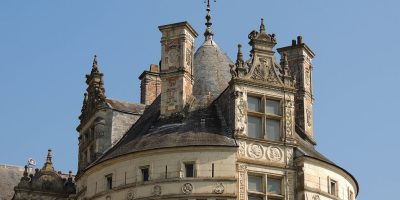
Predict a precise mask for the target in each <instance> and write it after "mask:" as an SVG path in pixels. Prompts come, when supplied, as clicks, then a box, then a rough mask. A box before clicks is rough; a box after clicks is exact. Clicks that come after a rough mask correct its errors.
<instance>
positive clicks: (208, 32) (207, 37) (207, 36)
mask: <svg viewBox="0 0 400 200" xmlns="http://www.w3.org/2000/svg"><path fill="white" fill-rule="evenodd" d="M214 2H216V1H215V0H214ZM206 10H207V15H206V20H207V22H206V23H205V25H206V27H207V28H206V31H205V32H204V37H205V40H211V39H212V37H213V36H214V33H213V31H212V30H211V25H212V22H211V12H210V11H211V7H210V0H207V9H206Z"/></svg>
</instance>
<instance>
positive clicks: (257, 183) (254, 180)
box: [249, 176, 263, 192]
mask: <svg viewBox="0 0 400 200" xmlns="http://www.w3.org/2000/svg"><path fill="white" fill-rule="evenodd" d="M249 191H255V192H263V189H262V177H261V176H249Z"/></svg>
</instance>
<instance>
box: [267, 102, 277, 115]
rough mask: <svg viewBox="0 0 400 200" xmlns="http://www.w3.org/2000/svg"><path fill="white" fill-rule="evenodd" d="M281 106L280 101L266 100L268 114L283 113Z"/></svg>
mask: <svg viewBox="0 0 400 200" xmlns="http://www.w3.org/2000/svg"><path fill="white" fill-rule="evenodd" d="M279 107H280V103H279V101H273V100H267V101H266V106H265V110H266V111H267V113H268V114H275V115H280V114H281V113H280V109H279Z"/></svg>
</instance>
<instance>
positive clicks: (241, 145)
mask: <svg viewBox="0 0 400 200" xmlns="http://www.w3.org/2000/svg"><path fill="white" fill-rule="evenodd" d="M245 155H246V142H243V141H240V142H239V156H245Z"/></svg>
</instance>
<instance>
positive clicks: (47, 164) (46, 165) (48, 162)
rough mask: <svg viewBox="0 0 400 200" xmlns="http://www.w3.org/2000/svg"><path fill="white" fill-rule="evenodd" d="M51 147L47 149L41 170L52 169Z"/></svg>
mask: <svg viewBox="0 0 400 200" xmlns="http://www.w3.org/2000/svg"><path fill="white" fill-rule="evenodd" d="M51 158H52V156H51V149H49V150H48V151H47V158H46V162H45V163H44V166H43V170H45V171H54V167H53V162H52V161H51Z"/></svg>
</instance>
